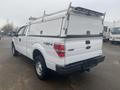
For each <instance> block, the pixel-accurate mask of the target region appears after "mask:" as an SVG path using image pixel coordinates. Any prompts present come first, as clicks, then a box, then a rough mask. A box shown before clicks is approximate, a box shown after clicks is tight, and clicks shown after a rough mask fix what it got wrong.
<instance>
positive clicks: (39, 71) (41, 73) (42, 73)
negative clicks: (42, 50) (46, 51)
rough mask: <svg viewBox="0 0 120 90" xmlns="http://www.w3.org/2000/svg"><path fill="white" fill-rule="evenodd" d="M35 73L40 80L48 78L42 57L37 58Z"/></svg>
mask: <svg viewBox="0 0 120 90" xmlns="http://www.w3.org/2000/svg"><path fill="white" fill-rule="evenodd" d="M35 73H36V75H37V76H38V78H39V79H40V80H46V79H47V77H48V69H47V67H46V64H45V61H44V58H43V57H42V56H37V57H35Z"/></svg>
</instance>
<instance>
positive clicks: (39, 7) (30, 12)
mask: <svg viewBox="0 0 120 90" xmlns="http://www.w3.org/2000/svg"><path fill="white" fill-rule="evenodd" d="M70 2H73V5H74V6H80V7H84V8H89V9H92V10H97V11H100V12H107V15H106V20H107V21H113V20H120V11H119V10H120V5H119V4H120V0H0V26H1V25H3V24H5V23H6V20H7V19H8V20H9V21H12V22H13V23H14V24H16V25H22V24H25V23H26V22H27V20H28V18H29V17H30V16H36V17H39V16H40V15H41V14H42V13H43V11H44V10H46V12H47V13H50V12H54V11H57V10H62V9H65V8H67V7H68V4H69V3H70Z"/></svg>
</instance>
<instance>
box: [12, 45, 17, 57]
mask: <svg viewBox="0 0 120 90" xmlns="http://www.w3.org/2000/svg"><path fill="white" fill-rule="evenodd" d="M12 55H13V56H18V51H17V50H16V49H15V46H14V45H13V44H12Z"/></svg>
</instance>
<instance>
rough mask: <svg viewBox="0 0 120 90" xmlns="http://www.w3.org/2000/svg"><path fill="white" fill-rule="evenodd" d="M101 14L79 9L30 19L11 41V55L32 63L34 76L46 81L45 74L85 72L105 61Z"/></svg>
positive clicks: (70, 9)
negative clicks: (19, 54)
mask: <svg viewBox="0 0 120 90" xmlns="http://www.w3.org/2000/svg"><path fill="white" fill-rule="evenodd" d="M103 16H104V14H103V13H100V12H96V11H93V10H89V9H85V8H82V7H73V6H70V7H69V9H66V10H63V11H59V12H55V13H51V14H46V13H45V12H44V15H43V16H42V17H39V18H33V17H31V18H30V19H29V20H30V21H29V23H28V24H27V25H24V26H22V27H21V28H20V29H19V30H18V32H17V33H15V35H14V37H12V54H13V56H17V55H18V53H21V54H23V55H25V56H27V57H28V58H30V59H31V60H33V61H34V62H35V72H36V74H37V76H38V77H39V78H40V79H42V80H43V79H46V77H47V76H48V71H49V70H53V71H56V72H58V73H59V74H69V73H72V72H75V71H87V70H90V69H91V68H92V67H94V66H96V65H98V63H100V62H102V61H104V58H105V56H104V55H103V53H102V46H103V35H102V32H103V26H104V25H103Z"/></svg>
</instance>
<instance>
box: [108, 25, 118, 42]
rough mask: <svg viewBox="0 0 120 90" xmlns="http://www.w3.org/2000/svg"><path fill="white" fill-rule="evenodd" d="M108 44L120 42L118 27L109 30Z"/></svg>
mask: <svg viewBox="0 0 120 90" xmlns="http://www.w3.org/2000/svg"><path fill="white" fill-rule="evenodd" d="M109 40H110V42H111V43H112V44H114V43H116V42H120V27H113V28H110V38H109Z"/></svg>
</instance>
